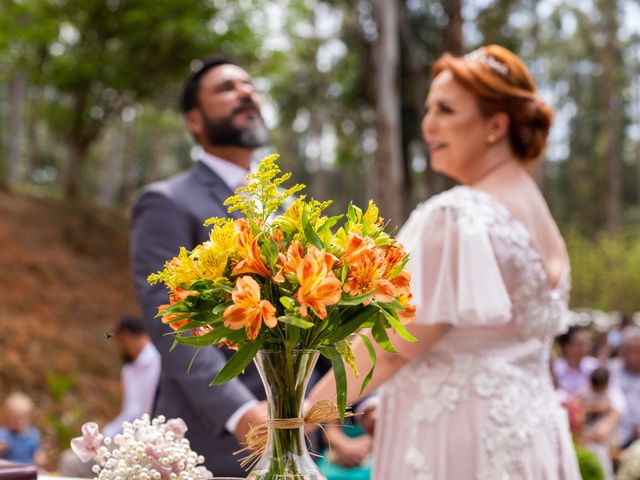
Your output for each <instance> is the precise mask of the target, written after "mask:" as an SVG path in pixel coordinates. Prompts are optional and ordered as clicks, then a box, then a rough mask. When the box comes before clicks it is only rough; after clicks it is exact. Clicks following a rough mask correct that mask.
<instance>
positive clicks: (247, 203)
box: [149, 155, 415, 478]
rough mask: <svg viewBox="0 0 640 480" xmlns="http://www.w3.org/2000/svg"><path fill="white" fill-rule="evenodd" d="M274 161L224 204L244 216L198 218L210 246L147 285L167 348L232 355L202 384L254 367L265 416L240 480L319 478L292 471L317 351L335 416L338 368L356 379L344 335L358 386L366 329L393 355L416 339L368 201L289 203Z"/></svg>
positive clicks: (299, 457) (340, 408)
mask: <svg viewBox="0 0 640 480" xmlns="http://www.w3.org/2000/svg"><path fill="white" fill-rule="evenodd" d="M277 158H278V155H271V156H268V157H266V158H264V159H263V160H262V161H261V163H260V165H259V168H258V171H257V172H256V173H252V174H249V175H248V176H247V180H248V182H249V183H248V185H247V186H246V187H242V188H239V189H238V190H237V191H236V192H235V195H233V196H232V197H230V198H228V199H227V201H226V202H225V206H227V207H228V210H229V213H231V212H234V211H240V212H241V213H242V214H243V215H244V216H243V218H240V219H233V218H210V219H208V220H207V221H206V222H205V226H211V227H212V229H211V233H210V236H209V240H208V241H206V242H204V243H202V244H200V245H197V246H196V247H195V248H194V249H193V250H191V251H187V250H186V249H185V248H181V249H180V251H179V253H178V255H177V256H176V257H174V258H173V259H170V260H168V261H167V262H166V263H165V266H164V269H163V270H162V271H160V272H157V273H154V274H152V275H150V276H149V282H151V283H158V282H162V283H164V284H165V285H166V286H167V288H168V289H169V298H170V303H169V304H168V305H162V306H160V307H159V313H158V315H159V316H161V317H162V321H163V322H164V323H166V324H168V325H170V326H171V327H172V328H173V329H174V331H175V332H174V333H175V342H177V343H182V344H187V345H191V346H194V347H204V346H209V345H217V346H227V347H229V348H233V349H236V350H237V351H236V352H235V353H234V354H233V356H232V357H231V358H230V359H229V361H228V362H227V364H226V365H225V367H224V368H223V369H222V370H221V371H220V372H219V373H218V374H217V376H216V377H215V378H214V379H213V381H212V382H211V385H217V384H221V383H224V382H227V381H229V380H230V379H232V378H234V377H235V376H237V375H238V374H240V373H241V372H242V371H243V370H244V369H245V367H246V366H247V365H248V364H249V363H250V362H251V361H252V360H255V362H256V365H257V367H258V369H259V371H260V374H261V377H262V380H263V383H264V384H265V388H266V390H267V399H268V401H269V414H270V421H269V432H268V440H267V445H266V451H265V454H264V455H263V457H262V460H261V461H260V462H259V463H258V465H257V466H256V467H255V468H254V470H253V471H252V472H251V474H250V475H249V478H276V477H275V475H280V476H278V477H277V478H324V477H322V476H321V474H320V473H319V472H317V470H315V472H317V473H314V474H311V473H305V471H306V470H305V469H306V468H307V467H308V468H312V467H311V466H305V465H302V464H304V463H305V460H304V458H306V457H308V455H307V453H306V447H305V445H304V435H303V432H302V428H301V427H302V425H300V424H298V423H296V422H298V421H299V420H300V415H301V407H302V402H303V399H304V392H305V388H306V383H307V380H308V376H309V375H310V373H311V370H312V369H313V365H314V363H315V360H316V357H317V354H318V352H319V354H321V355H323V356H325V357H326V358H328V359H329V360H330V361H331V364H332V368H333V373H334V376H335V380H336V387H337V413H338V416H340V418H343V417H344V415H345V410H346V391H347V389H346V371H345V364H346V365H348V366H349V367H350V368H352V369H354V372H355V373H356V375H358V372H357V371H356V365H355V358H354V355H353V352H352V350H351V338H352V336H353V335H360V337H361V338H362V341H363V342H364V344H365V345H366V347H367V350H368V352H369V356H370V359H371V363H372V366H371V370H370V371H369V372H368V373H367V374H366V375H365V376H364V379H363V381H362V388H364V387H365V386H366V385H367V383H368V382H369V380H370V379H371V376H372V374H373V368H374V366H375V362H376V354H375V350H374V348H373V345H372V342H371V341H370V340H369V338H368V337H367V336H365V335H362V334H360V333H359V330H360V329H362V328H370V329H371V331H372V338H373V339H374V341H375V342H377V343H378V344H379V345H380V347H382V348H383V349H385V350H388V351H391V352H395V349H394V347H393V345H392V343H391V341H390V339H389V332H390V331H393V332H395V333H397V335H398V336H400V337H401V338H403V339H404V340H407V341H410V342H413V341H415V339H414V338H413V337H412V336H411V334H410V333H409V332H408V331H407V329H406V328H405V324H406V323H407V322H409V321H410V320H411V319H412V317H413V314H414V310H415V308H414V307H413V305H411V304H410V303H409V302H410V299H411V293H410V290H409V280H410V276H409V273H408V272H407V271H406V270H405V269H404V267H405V265H406V262H407V260H408V256H407V254H406V253H405V251H404V250H403V247H402V245H400V244H399V243H398V242H397V241H396V240H394V239H393V238H392V237H391V236H390V235H389V234H388V233H386V232H385V231H384V223H383V221H382V219H380V218H379V216H378V209H377V207H376V206H375V205H374V204H373V202H370V203H369V205H368V208H367V210H366V211H365V212H363V211H362V210H361V209H360V208H358V207H356V206H354V205H349V208H348V210H347V212H346V214H344V215H338V216H325V215H323V212H324V210H325V209H326V208H327V207H328V206H329V205H330V203H331V202H319V201H317V200H314V199H307V198H306V197H305V196H304V195H301V196H299V197H298V198H296V199H294V200H293V201H292V198H293V196H294V194H296V193H297V192H299V191H300V190H302V189H303V188H304V186H303V185H295V186H293V187H291V188H288V189H282V188H280V186H281V185H282V183H283V182H285V181H286V180H287V179H289V177H290V174H289V173H287V174H283V175H281V172H280V169H279V167H278V166H277V163H276V160H277ZM287 203H288V208H286V209H283V205H285V204H287ZM303 457H304V458H303ZM312 463H313V462H312Z"/></svg>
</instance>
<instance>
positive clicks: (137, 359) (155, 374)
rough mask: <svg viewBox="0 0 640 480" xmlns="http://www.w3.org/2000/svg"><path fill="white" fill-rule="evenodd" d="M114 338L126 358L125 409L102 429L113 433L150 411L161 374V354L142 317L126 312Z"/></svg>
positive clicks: (112, 434) (123, 385) (124, 367)
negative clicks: (131, 315)
mask: <svg viewBox="0 0 640 480" xmlns="http://www.w3.org/2000/svg"><path fill="white" fill-rule="evenodd" d="M114 339H115V341H116V344H117V345H118V350H119V351H120V356H121V358H122V361H123V364H124V365H123V367H122V410H121V411H120V414H119V415H118V416H117V417H116V418H114V419H113V420H112V421H111V422H109V423H108V424H107V425H105V427H104V429H103V431H102V433H103V434H104V435H105V436H107V437H114V436H115V435H116V434H118V433H121V432H122V423H123V422H133V421H134V420H135V419H136V418H140V417H142V415H143V414H145V413H151V410H152V407H153V399H154V398H155V394H156V389H157V388H158V379H159V378H160V354H159V353H158V350H156V347H154V346H153V344H152V343H151V339H150V338H149V335H148V334H147V332H146V331H145V328H144V324H143V323H142V321H141V320H139V319H137V318H135V317H130V316H126V317H123V318H122V320H120V323H119V324H118V326H117V327H116V331H115V334H114Z"/></svg>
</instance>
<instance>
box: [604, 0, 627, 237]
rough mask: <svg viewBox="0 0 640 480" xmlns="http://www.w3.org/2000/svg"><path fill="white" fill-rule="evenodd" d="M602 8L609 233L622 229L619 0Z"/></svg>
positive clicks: (613, 0)
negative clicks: (618, 82)
mask: <svg viewBox="0 0 640 480" xmlns="http://www.w3.org/2000/svg"><path fill="white" fill-rule="evenodd" d="M600 10H601V12H602V21H603V29H604V34H605V38H606V40H605V44H604V47H603V48H602V51H601V62H602V67H603V76H604V77H603V82H604V89H603V90H604V91H603V92H602V99H603V100H604V102H606V103H605V111H606V112H607V115H606V117H605V118H607V119H608V122H607V123H606V124H605V127H604V128H606V132H605V135H606V143H605V162H606V165H607V185H608V192H607V226H608V229H609V233H611V234H612V235H615V234H617V233H618V232H619V230H620V220H621V213H620V210H621V205H620V203H621V198H622V196H621V183H622V182H621V180H622V179H621V178H620V154H621V148H620V147H621V145H620V142H621V128H622V107H623V101H622V98H621V97H620V96H619V94H618V88H617V85H616V74H617V71H618V69H619V68H620V66H619V65H618V63H617V62H616V59H617V57H618V55H619V50H618V45H617V35H618V20H617V15H618V1H617V0H602V1H601V2H600Z"/></svg>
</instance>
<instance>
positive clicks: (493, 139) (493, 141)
mask: <svg viewBox="0 0 640 480" xmlns="http://www.w3.org/2000/svg"><path fill="white" fill-rule="evenodd" d="M487 142H489V145H492V144H494V143H495V142H496V136H495V135H494V134H491V135H489V136H488V137H487Z"/></svg>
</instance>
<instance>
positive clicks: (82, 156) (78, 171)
mask: <svg viewBox="0 0 640 480" xmlns="http://www.w3.org/2000/svg"><path fill="white" fill-rule="evenodd" d="M67 148H68V152H67V155H68V156H67V175H66V182H65V196H66V198H67V199H68V200H76V199H77V198H78V196H79V194H80V182H81V181H82V173H83V170H84V164H85V162H86V157H87V151H88V144H87V143H86V142H85V141H84V139H83V138H76V137H72V138H71V139H70V140H69V143H68V145H67Z"/></svg>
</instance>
